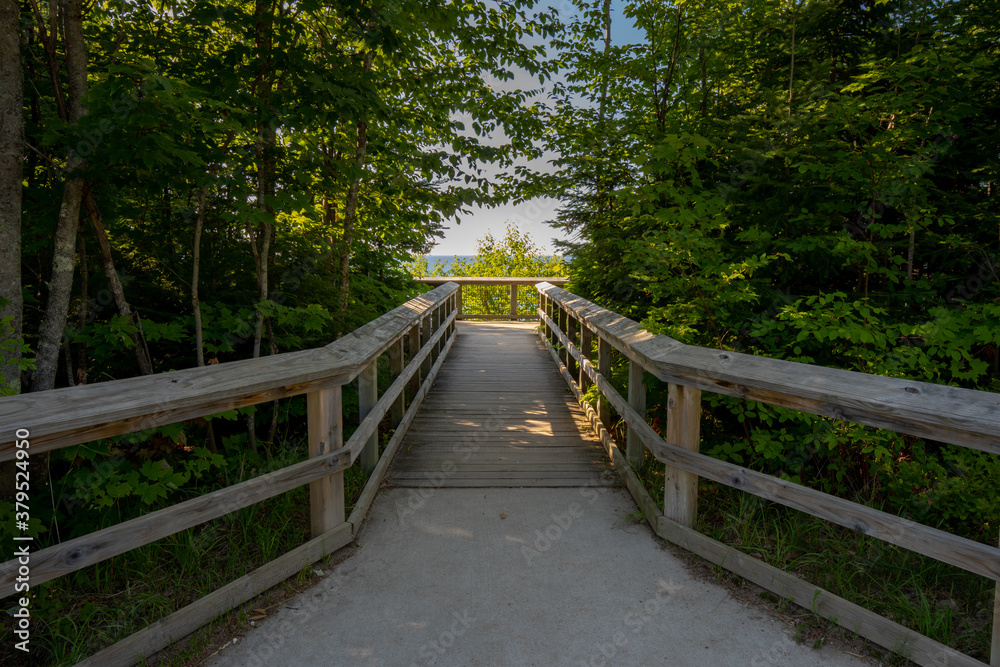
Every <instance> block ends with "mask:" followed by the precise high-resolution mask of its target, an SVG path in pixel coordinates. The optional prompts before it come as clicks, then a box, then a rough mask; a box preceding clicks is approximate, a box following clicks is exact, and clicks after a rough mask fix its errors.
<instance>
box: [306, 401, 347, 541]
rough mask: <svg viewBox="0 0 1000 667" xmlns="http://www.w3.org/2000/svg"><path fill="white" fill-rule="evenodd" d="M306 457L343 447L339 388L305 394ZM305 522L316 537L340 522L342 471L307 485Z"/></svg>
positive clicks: (342, 490)
mask: <svg viewBox="0 0 1000 667" xmlns="http://www.w3.org/2000/svg"><path fill="white" fill-rule="evenodd" d="M306 415H307V423H308V429H309V457H310V458H315V457H317V456H324V455H326V454H330V453H331V452H336V451H339V450H340V449H342V448H343V447H344V404H343V396H342V392H341V388H340V387H331V388H329V389H322V390H320V391H313V392H309V393H308V394H306ZM309 521H310V525H311V527H312V536H313V537H319V536H320V535H323V534H324V533H327V532H329V531H331V530H333V528H334V527H335V526H338V525H340V524H342V523H343V522H344V472H343V471H339V472H336V473H334V474H332V475H330V476H328V477H323V478H320V479H317V480H315V481H313V482H310V484H309Z"/></svg>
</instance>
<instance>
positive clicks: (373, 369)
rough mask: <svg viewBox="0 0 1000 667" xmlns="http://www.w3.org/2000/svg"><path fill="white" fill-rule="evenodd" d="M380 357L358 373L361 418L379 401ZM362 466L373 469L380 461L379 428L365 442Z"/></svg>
mask: <svg viewBox="0 0 1000 667" xmlns="http://www.w3.org/2000/svg"><path fill="white" fill-rule="evenodd" d="M377 362H378V359H377V358H376V359H372V361H371V363H369V364H368V365H367V366H365V367H364V370H362V371H361V374H360V375H358V413H359V414H360V416H361V420H362V421H364V418H365V417H366V416H367V415H368V413H369V412H371V411H372V408H373V407H375V403H377V402H378V363H377ZM358 459H359V460H360V461H361V467H362V468H363V469H364V470H372V469H373V468H375V465H376V464H377V463H378V430H377V429H376V431H375V433H373V434H372V436H371V437H370V438H369V439H368V442H367V443H365V448H364V449H363V450H362V451H361V456H359V457H358Z"/></svg>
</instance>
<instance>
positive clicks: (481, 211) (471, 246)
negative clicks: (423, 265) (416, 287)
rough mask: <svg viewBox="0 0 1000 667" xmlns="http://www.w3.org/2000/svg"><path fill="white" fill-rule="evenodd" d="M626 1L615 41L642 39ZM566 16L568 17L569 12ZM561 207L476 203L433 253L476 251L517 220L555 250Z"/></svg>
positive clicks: (568, 6) (618, 11) (539, 201)
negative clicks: (551, 223) (628, 15)
mask: <svg viewBox="0 0 1000 667" xmlns="http://www.w3.org/2000/svg"><path fill="white" fill-rule="evenodd" d="M624 5H625V2H623V1H622V0H613V2H612V21H611V25H612V31H611V34H612V42H613V43H614V44H622V43H626V42H638V41H641V36H640V34H639V32H638V31H637V30H636V29H635V28H634V27H633V26H632V25H631V21H629V20H628V19H626V18H625V17H624V16H623V15H622V7H623V6H624ZM555 6H557V7H559V8H560V10H561V11H563V12H568V11H572V10H573V9H574V8H573V5H572V3H571V2H569V1H568V0H563V1H562V2H560V3H557V4H556V5H555ZM563 8H565V9H563ZM564 16H565V14H564ZM566 18H567V19H568V16H566ZM498 85H499V86H502V85H508V86H513V87H523V88H533V87H536V86H537V85H538V81H537V79H533V78H531V77H526V76H525V77H521V76H516V77H515V79H514V80H513V81H511V82H508V83H506V84H505V83H503V82H500V83H499V84H498ZM553 157H554V156H553V155H548V156H545V157H544V158H543V159H542V160H538V161H534V162H531V163H528V164H530V166H532V167H534V168H535V169H539V170H543V169H547V168H550V167H548V166H547V164H546V163H547V161H548V160H551V159H552V158H553ZM521 164H524V163H523V162H522V163H521ZM558 207H559V201H558V200H555V199H551V198H535V199H531V200H528V201H526V202H522V203H520V204H510V205H507V206H498V207H496V208H492V209H487V208H481V207H474V208H473V213H472V214H471V215H463V216H460V217H461V224H456V223H455V221H454V220H451V221H449V222H447V223H446V226H447V227H449V229H447V230H446V231H445V236H444V238H443V239H441V240H440V241H439V243H438V244H437V245H436V246H435V247H434V249H433V250H432V251H431V254H433V255H472V254H474V253H475V251H476V240H477V239H479V238H482V237H483V236H484V235H486V234H487V233H490V234H493V235H494V236H502V235H503V233H504V229H505V227H506V223H507V222H508V221H510V222H513V223H515V224H516V225H517V226H518V227H519V228H520V229H521V230H522V231H526V232H528V233H529V234H530V235H531V238H532V240H533V241H534V242H535V243H536V244H537V245H539V246H541V247H542V248H543V249H545V250H546V251H553V250H554V246H553V244H552V241H553V239H556V238H559V239H566V238H567V237H566V235H565V234H564V233H563V232H562V231H561V230H556V229H554V228H553V227H551V226H549V225H548V224H546V222H547V221H550V220H554V219H555V217H556V211H557V210H558Z"/></svg>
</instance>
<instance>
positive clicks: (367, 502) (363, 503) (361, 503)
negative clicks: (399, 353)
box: [347, 335, 455, 535]
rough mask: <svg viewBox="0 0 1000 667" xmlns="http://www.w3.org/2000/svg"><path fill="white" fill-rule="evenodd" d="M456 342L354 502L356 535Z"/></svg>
mask: <svg viewBox="0 0 1000 667" xmlns="http://www.w3.org/2000/svg"><path fill="white" fill-rule="evenodd" d="M454 342H455V336H454V335H451V336H450V337H449V338H448V341H447V342H446V343H445V346H444V349H443V350H442V351H441V357H440V358H439V359H438V361H437V362H436V363H435V364H434V365H433V366H432V367H431V371H430V374H429V375H428V376H427V378H426V379H425V380H424V382H423V384H422V385H421V387H420V389H419V391H417V393H416V394H414V396H413V399H412V401H411V403H410V407H409V409H408V410H407V411H406V414H404V415H403V418H402V420H400V422H399V425H398V426H397V427H396V432H395V433H393V434H392V438H390V439H389V442H388V443H387V444H386V446H385V451H384V452H383V453H382V456H381V458H380V459H379V461H378V464H377V465H376V466H375V469H374V470H372V473H371V475H369V476H368V481H367V482H366V483H365V488H364V489H363V490H362V491H361V495H360V496H358V500H357V502H356V503H355V504H354V509H353V510H351V516H350V517H348V519H347V521H348V523H349V524H351V530H352V532H353V534H354V535H357V534H358V531H359V530H360V529H361V523H362V522H363V521H364V518H365V516H366V515H367V514H368V509H369V508H370V507H371V504H372V502H373V501H374V500H375V495H376V494H377V493H378V489H379V487H380V486H381V484H382V480H383V479H385V475H386V473H387V472H388V470H389V466H390V465H391V464H392V462H393V459H394V458H395V456H396V452H397V451H399V448H400V445H401V444H402V442H403V438H404V436H405V435H406V432H407V430H408V429H409V426H410V424H411V423H412V422H413V420H414V418H415V417H416V416H417V413H418V411H419V410H420V406H421V404H422V403H423V400H424V398H425V397H426V396H427V393H428V392H429V391H430V389H431V386H432V385H433V384H434V378H435V376H436V375H437V373H438V371H439V370H441V366H442V364H444V361H445V359H446V358H447V357H448V352H449V351H450V350H451V347H452V344H453V343H454ZM413 365H414V367H418V364H413ZM397 381H398V378H397Z"/></svg>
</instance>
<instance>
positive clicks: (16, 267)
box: [0, 0, 24, 394]
mask: <svg viewBox="0 0 1000 667" xmlns="http://www.w3.org/2000/svg"><path fill="white" fill-rule="evenodd" d="M23 107H24V100H23V98H22V82H21V53H20V42H19V36H18V4H17V2H16V0H0V298H2V299H4V300H5V301H7V302H8V303H7V304H6V305H2V306H0V321H3V320H6V319H7V318H8V317H9V318H11V322H10V325H9V326H8V327H5V328H3V329H0V341H10V340H12V341H13V342H14V343H15V345H14V346H13V347H11V348H9V349H8V348H0V382H2V383H3V384H5V385H6V386H7V387H8V388H9V390H11V391H13V393H15V394H17V393H20V391H21V366H20V365H21V347H20V344H19V342H20V339H21V327H22V314H23V303H22V298H21V172H22V165H23V163H24V120H23V116H22V113H23Z"/></svg>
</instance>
